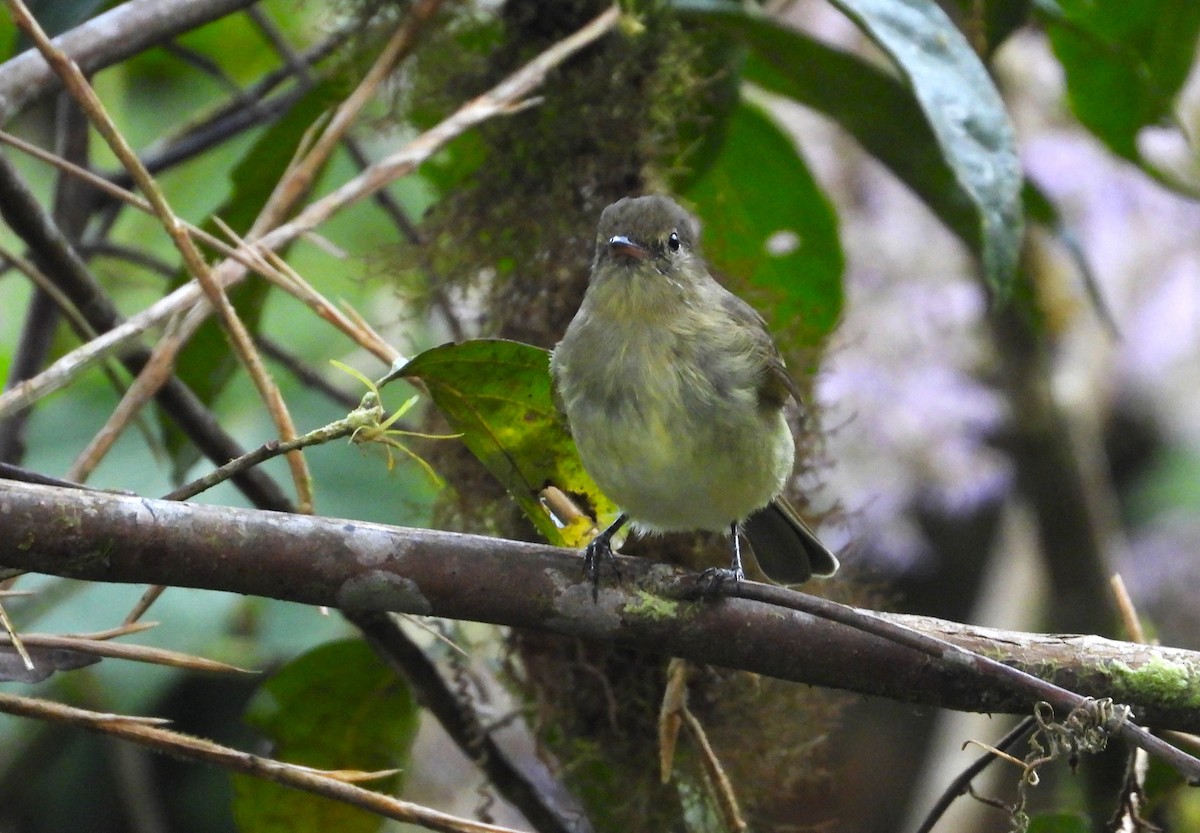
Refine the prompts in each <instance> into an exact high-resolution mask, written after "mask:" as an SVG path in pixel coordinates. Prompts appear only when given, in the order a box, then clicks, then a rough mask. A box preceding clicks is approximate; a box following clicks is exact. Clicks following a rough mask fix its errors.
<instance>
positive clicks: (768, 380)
mask: <svg viewBox="0 0 1200 833" xmlns="http://www.w3.org/2000/svg"><path fill="white" fill-rule="evenodd" d="M722 304H723V306H724V307H725V312H726V313H727V314H728V315H729V317H730V318H732V319H733V320H734V323H735V324H738V325H741V326H742V327H743V328H744V330H745V332H746V333H747V334H748V335H749V337H750V338H751V339H753V349H754V352H755V353H756V354H757V355H758V356H760V357H761V359H762V362H763V370H764V373H763V378H762V380H761V382H760V383H759V388H758V396H759V398H760V399H761V400H762V401H763V402H765V403H770V404H772V405H777V406H779V407H782V406H783V404H784V403H785V402H787V398H788V397H789V396H791V397H792V398H793V399H795V400H796V403H797V404H803V400H802V399H801V398H800V388H799V386H798V385H797V384H796V380H795V379H793V378H792V377H791V375H789V374H788V372H787V368H786V367H784V364H783V357H782V356H781V355H780V354H779V348H778V347H777V346H776V345H775V340H774V339H773V338H771V333H770V332H769V331H768V330H767V322H766V321H765V320H764V319H763V317H762V316H761V315H759V314H758V311H757V310H755V309H754V307H752V306H750V305H749V304H747V303H746V302H745V301H743V300H742V299H741V298H739V297H738V296H736V295H734V294H733V293H732V292H728V291H726V292H725V293H724V295H723V299H722Z"/></svg>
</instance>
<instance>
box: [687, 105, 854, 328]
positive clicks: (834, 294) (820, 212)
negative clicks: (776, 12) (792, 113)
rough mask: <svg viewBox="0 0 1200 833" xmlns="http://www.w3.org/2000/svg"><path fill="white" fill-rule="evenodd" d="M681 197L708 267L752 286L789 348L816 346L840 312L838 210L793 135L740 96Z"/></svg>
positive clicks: (841, 264)
mask: <svg viewBox="0 0 1200 833" xmlns="http://www.w3.org/2000/svg"><path fill="white" fill-rule="evenodd" d="M686 196H687V197H688V198H689V199H691V200H692V201H693V202H694V203H695V205H696V209H697V211H698V213H699V215H700V219H701V220H702V221H703V223H704V233H703V241H704V251H705V254H706V256H707V257H708V259H709V261H710V262H711V263H712V264H713V266H714V267H716V268H717V269H718V270H719V271H722V272H725V273H727V274H729V275H731V276H735V277H736V278H739V279H742V280H745V281H747V282H748V283H749V284H750V285H751V286H752V287H754V288H756V289H758V290H760V291H761V292H762V294H763V295H764V296H766V299H767V300H768V301H769V304H760V306H762V307H763V312H764V313H769V316H768V317H770V318H771V319H772V324H773V325H774V327H775V329H776V330H778V331H780V332H786V333H787V335H788V339H789V341H790V342H792V344H793V345H794V346H800V347H809V346H815V345H818V344H820V343H821V341H822V340H824V338H825V337H826V336H827V335H829V333H830V332H831V331H832V330H833V327H834V325H836V324H837V320H838V317H839V316H840V315H841V310H842V270H843V267H844V262H843V258H842V249H841V245H840V243H839V241H838V229H837V215H836V214H835V213H834V211H833V208H832V207H831V206H830V204H829V201H828V200H827V199H826V198H825V195H824V193H822V191H821V189H820V187H819V186H818V185H817V183H816V181H815V180H814V179H813V177H812V174H811V173H810V172H809V170H808V167H807V166H806V165H805V164H804V160H803V158H802V157H801V156H800V155H799V153H798V152H797V150H796V147H795V146H794V145H793V144H792V142H791V140H790V139H789V138H788V137H787V136H785V135H784V134H783V132H782V131H781V130H780V129H779V127H778V126H776V125H775V123H774V122H773V121H772V120H771V119H770V118H769V117H768V116H767V115H766V114H765V113H764V112H763V111H762V110H760V109H759V108H757V107H755V106H753V105H750V104H746V103H742V104H741V105H740V106H739V107H738V108H737V109H736V110H735V111H734V114H733V118H732V119H731V120H730V123H729V131H728V136H727V138H726V141H725V144H724V146H723V147H722V149H721V153H720V154H719V155H718V156H717V158H716V160H715V161H714V163H713V165H712V166H711V167H710V168H709V170H708V171H707V172H705V174H704V175H703V176H702V177H701V178H700V179H699V180H698V181H697V182H696V183H695V184H693V186H692V187H691V188H690V189H689V190H688V191H687V193H686ZM781 243H782V244H787V245H784V246H780V244H781Z"/></svg>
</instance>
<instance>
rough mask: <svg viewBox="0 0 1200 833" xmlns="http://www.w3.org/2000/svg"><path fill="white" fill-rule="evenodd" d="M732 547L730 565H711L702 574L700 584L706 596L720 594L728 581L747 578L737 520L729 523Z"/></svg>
mask: <svg viewBox="0 0 1200 833" xmlns="http://www.w3.org/2000/svg"><path fill="white" fill-rule="evenodd" d="M729 540H730V549H731V550H732V551H733V561H732V562H731V563H730V565H729V566H728V567H709V568H708V569H707V570H705V571H704V572H702V573H701V574H700V584H701V587H702V588H703V592H704V595H705V596H708V597H715V596H718V595H720V590H721V585H722V584H724V583H725V582H727V581H732V582H739V581H745V580H746V573H745V571H744V570H742V536H741V532H740V530H739V529H738V525H737V522H736V521H734V522H733V523H731V524H730V525H729Z"/></svg>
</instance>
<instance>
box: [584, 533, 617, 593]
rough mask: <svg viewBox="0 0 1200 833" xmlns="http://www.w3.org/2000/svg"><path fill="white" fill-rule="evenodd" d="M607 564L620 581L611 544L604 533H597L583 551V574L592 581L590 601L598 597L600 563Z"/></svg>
mask: <svg viewBox="0 0 1200 833" xmlns="http://www.w3.org/2000/svg"><path fill="white" fill-rule="evenodd" d="M601 564H607V565H608V567H609V569H610V570H612V574H613V575H614V576H616V577H617V582H618V583H619V582H620V581H621V571H620V569H618V567H617V559H616V557H615V556H614V555H613V548H612V544H611V543H610V542H609V538H608V536H606V535H597V536H596V537H595V538H593V539H592V541H591V543H589V544H588V545H587V549H586V550H584V552H583V574H584V576H585V577H586V578H587V579H588V580H589V581H590V582H591V583H592V602H597V601H599V599H600V565H601Z"/></svg>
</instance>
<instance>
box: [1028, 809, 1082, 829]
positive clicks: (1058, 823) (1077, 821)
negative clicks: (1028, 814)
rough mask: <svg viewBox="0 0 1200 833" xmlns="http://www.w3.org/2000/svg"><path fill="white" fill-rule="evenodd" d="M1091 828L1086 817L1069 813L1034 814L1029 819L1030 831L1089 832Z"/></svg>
mask: <svg viewBox="0 0 1200 833" xmlns="http://www.w3.org/2000/svg"><path fill="white" fill-rule="evenodd" d="M1091 829H1092V826H1091V825H1090V824H1089V823H1088V820H1087V819H1086V818H1084V817H1083V816H1076V815H1072V814H1069V813H1061V814H1055V815H1044V816H1034V817H1032V818H1031V819H1030V820H1029V833H1089V831H1090V830H1091Z"/></svg>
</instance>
